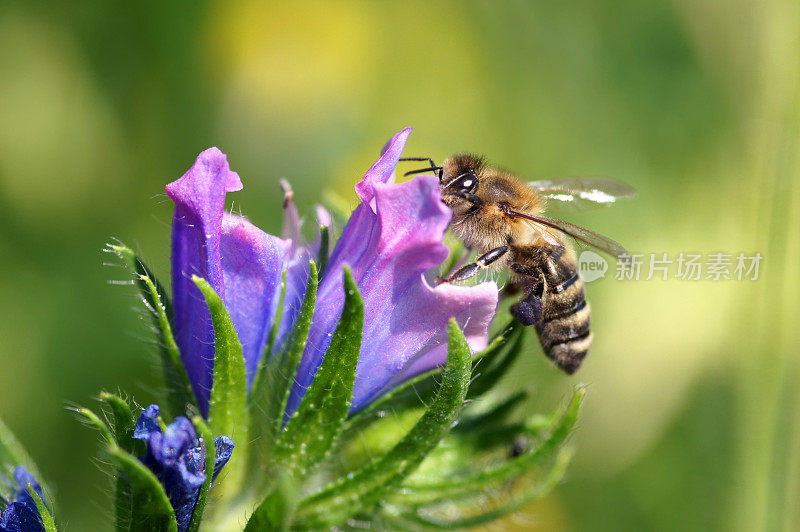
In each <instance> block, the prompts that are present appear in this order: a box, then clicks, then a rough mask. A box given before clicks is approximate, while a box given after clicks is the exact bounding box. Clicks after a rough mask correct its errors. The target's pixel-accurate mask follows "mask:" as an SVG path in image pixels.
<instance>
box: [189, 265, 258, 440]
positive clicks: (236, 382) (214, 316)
mask: <svg viewBox="0 0 800 532" xmlns="http://www.w3.org/2000/svg"><path fill="white" fill-rule="evenodd" d="M192 281H193V282H194V284H195V285H197V288H199V289H200V292H202V294H203V297H205V299H206V303H207V304H208V310H209V313H210V314H211V322H212V323H213V325H214V347H215V351H214V379H213V381H212V382H213V384H212V386H211V398H210V399H209V402H208V425H209V427H211V431H212V433H214V434H224V435H226V436H228V437H230V438H232V439H236V437H237V436H238V429H239V428H240V427H241V426H242V421H243V420H244V419H245V413H246V404H247V376H246V372H245V367H244V354H243V353H242V344H241V342H239V336H238V335H237V334H236V330H235V329H234V328H233V321H232V320H231V316H230V314H228V309H227V308H225V303H224V302H223V301H222V298H221V297H219V295H218V294H217V292H216V291H215V290H214V288H213V287H212V286H211V285H210V284H209V283H208V281H206V280H205V279H203V278H202V277H198V276H196V275H193V276H192ZM242 439H243V438H242ZM240 441H241V439H240Z"/></svg>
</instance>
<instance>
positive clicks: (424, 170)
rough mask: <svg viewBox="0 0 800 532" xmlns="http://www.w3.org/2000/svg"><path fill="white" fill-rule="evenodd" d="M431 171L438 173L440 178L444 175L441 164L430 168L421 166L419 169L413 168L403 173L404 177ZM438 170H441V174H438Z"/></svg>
mask: <svg viewBox="0 0 800 532" xmlns="http://www.w3.org/2000/svg"><path fill="white" fill-rule="evenodd" d="M431 171H432V172H433V173H434V175H437V176H438V177H439V179H441V178H442V176H441V171H442V167H441V166H433V167H429V168H420V169H419V170H411V171H410V172H406V173H405V174H403V177H406V176H410V175H414V174H424V173H425V172H431ZM437 172H439V174H437Z"/></svg>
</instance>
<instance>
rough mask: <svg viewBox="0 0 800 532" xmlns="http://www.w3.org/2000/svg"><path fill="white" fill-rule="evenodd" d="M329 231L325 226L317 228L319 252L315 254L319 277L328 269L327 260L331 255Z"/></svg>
mask: <svg viewBox="0 0 800 532" xmlns="http://www.w3.org/2000/svg"><path fill="white" fill-rule="evenodd" d="M330 247H331V229H330V227H328V226H327V225H320V226H319V252H318V253H317V264H319V276H320V277H322V274H324V273H325V268H327V267H328V260H329V259H330V254H331V250H330Z"/></svg>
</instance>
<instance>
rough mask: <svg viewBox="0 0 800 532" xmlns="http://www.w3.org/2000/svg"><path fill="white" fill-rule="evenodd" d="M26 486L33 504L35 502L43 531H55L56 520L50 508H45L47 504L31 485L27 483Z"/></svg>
mask: <svg viewBox="0 0 800 532" xmlns="http://www.w3.org/2000/svg"><path fill="white" fill-rule="evenodd" d="M26 488H27V490H28V493H29V494H30V496H31V498H32V499H33V502H34V504H36V509H37V510H39V515H40V516H41V518H42V527H43V528H44V530H45V532H57V529H56V522H55V520H53V516H52V515H51V514H50V510H49V509H48V508H47V505H46V504H45V503H44V501H43V500H42V498H41V497H40V496H39V494H38V493H37V492H36V490H35V489H33V485H31V484H28V485H27V486H26Z"/></svg>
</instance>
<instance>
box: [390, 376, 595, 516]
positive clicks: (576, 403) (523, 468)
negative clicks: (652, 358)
mask: <svg viewBox="0 0 800 532" xmlns="http://www.w3.org/2000/svg"><path fill="white" fill-rule="evenodd" d="M585 393H586V392H585V389H584V388H579V389H578V390H576V391H575V394H574V395H573V397H572V400H571V401H570V403H569V405H568V406H567V408H566V410H565V412H564V414H563V415H562V416H561V417H560V418H555V419H556V421H555V422H554V424H553V427H552V429H551V431H550V434H549V435H548V436H547V438H546V439H545V440H544V441H543V442H542V443H541V444H540V445H538V446H537V447H535V448H534V449H532V450H530V451H528V452H526V453H523V454H521V455H520V456H517V457H516V458H513V459H510V460H508V461H506V462H504V463H502V464H500V465H497V466H494V467H489V468H481V469H479V470H472V471H466V472H462V473H461V474H456V475H455V476H453V477H451V478H447V479H442V480H436V481H418V482H412V481H407V482H405V483H404V484H403V485H402V489H401V490H400V491H399V492H398V494H396V495H394V496H393V497H392V499H393V500H395V501H397V502H400V501H402V503H403V504H424V503H430V502H432V501H438V500H447V499H463V498H464V497H467V496H472V495H477V494H480V493H483V492H485V491H486V490H487V489H489V488H490V487H492V486H496V485H498V484H502V483H503V482H507V481H509V480H512V479H514V478H518V477H521V476H522V475H524V474H526V473H527V472H528V471H530V470H531V469H532V468H533V467H535V466H537V465H540V464H541V463H542V462H544V461H545V460H546V459H548V458H550V457H551V456H552V455H553V454H554V453H555V452H556V451H557V450H558V448H559V447H560V446H561V445H562V444H563V443H564V441H565V440H566V439H567V437H568V436H569V435H570V433H571V432H572V428H573V427H574V426H575V423H576V422H577V420H578V414H579V411H580V407H581V403H582V402H583V397H584V395H585Z"/></svg>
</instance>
